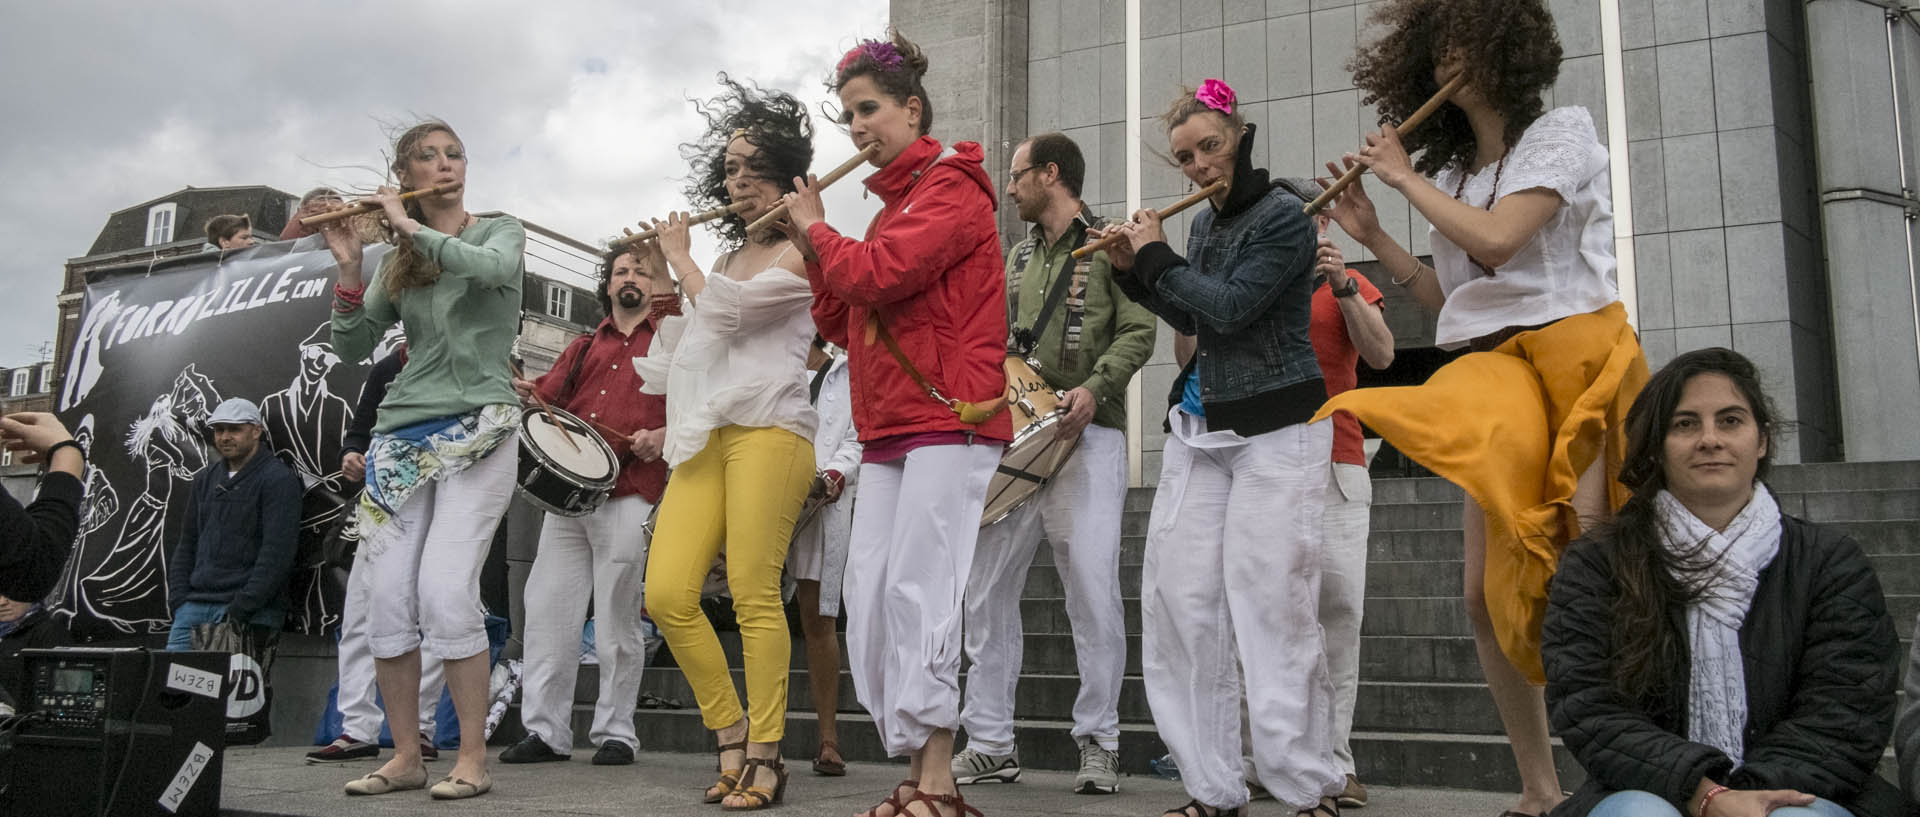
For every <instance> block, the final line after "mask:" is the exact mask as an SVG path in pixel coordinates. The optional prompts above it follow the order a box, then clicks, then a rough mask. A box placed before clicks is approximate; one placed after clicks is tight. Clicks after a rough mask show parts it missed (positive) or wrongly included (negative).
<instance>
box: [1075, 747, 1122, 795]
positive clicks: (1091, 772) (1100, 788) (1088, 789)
mask: <svg viewBox="0 0 1920 817" xmlns="http://www.w3.org/2000/svg"><path fill="white" fill-rule="evenodd" d="M1073 790H1074V791H1075V792H1077V793H1080V794H1113V793H1114V792H1117V791H1119V790H1120V753H1119V752H1115V751H1110V750H1108V749H1105V748H1102V747H1101V746H1100V744H1098V743H1092V742H1088V743H1084V744H1081V746H1080V774H1079V775H1078V776H1076V777H1074V778H1073Z"/></svg>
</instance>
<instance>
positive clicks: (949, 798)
mask: <svg viewBox="0 0 1920 817" xmlns="http://www.w3.org/2000/svg"><path fill="white" fill-rule="evenodd" d="M915 803H927V804H928V806H927V808H928V811H929V813H928V814H927V815H925V817H941V812H940V807H941V806H952V807H953V817H967V815H969V814H971V815H973V817H986V815H984V814H981V813H980V810H979V809H977V808H974V807H972V806H969V805H967V801H966V799H965V798H963V797H961V796H960V795H959V794H958V793H955V794H928V793H926V792H923V791H916V792H914V793H913V796H912V797H909V798H907V809H910V808H913V806H914V804H915ZM907 809H901V810H900V815H901V817H920V816H919V815H915V814H914V813H913V812H910V811H907Z"/></svg>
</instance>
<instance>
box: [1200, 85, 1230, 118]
mask: <svg viewBox="0 0 1920 817" xmlns="http://www.w3.org/2000/svg"><path fill="white" fill-rule="evenodd" d="M1193 98H1194V99H1197V100H1200V104H1202V105H1205V106H1207V107H1209V108H1212V109H1214V110H1216V111H1219V112H1221V113H1223V114H1226V115H1228V116H1232V115H1233V102H1234V95H1233V89H1232V88H1230V87H1228V86H1227V84H1226V83H1224V82H1221V81H1220V80H1217V79H1214V78H1212V77H1208V78H1207V79H1206V80H1204V81H1202V82H1201V83H1200V90H1197V91H1194V92H1193Z"/></svg>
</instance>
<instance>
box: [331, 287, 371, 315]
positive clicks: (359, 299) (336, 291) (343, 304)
mask: <svg viewBox="0 0 1920 817" xmlns="http://www.w3.org/2000/svg"><path fill="white" fill-rule="evenodd" d="M366 294H367V288H366V286H365V285H364V284H363V285H361V287H360V288H359V289H347V288H346V287H343V286H341V285H339V284H334V285H333V299H334V304H333V311H335V312H352V311H354V310H356V309H359V308H361V307H362V306H365V305H366V300H365V299H366Z"/></svg>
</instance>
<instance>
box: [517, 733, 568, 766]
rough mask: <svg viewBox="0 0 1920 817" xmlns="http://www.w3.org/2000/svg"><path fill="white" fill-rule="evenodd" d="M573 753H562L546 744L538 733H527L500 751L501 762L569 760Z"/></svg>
mask: <svg viewBox="0 0 1920 817" xmlns="http://www.w3.org/2000/svg"><path fill="white" fill-rule="evenodd" d="M572 758H573V755H563V754H560V753H559V752H556V751H554V750H553V749H551V748H549V747H548V746H547V743H546V741H543V740H541V739H540V736H539V735H528V736H526V737H524V738H521V739H520V742H519V743H516V744H514V745H512V746H508V747H507V750H506V751H504V752H501V753H500V762H501V763H549V762H552V761H555V760H571V759H572Z"/></svg>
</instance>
